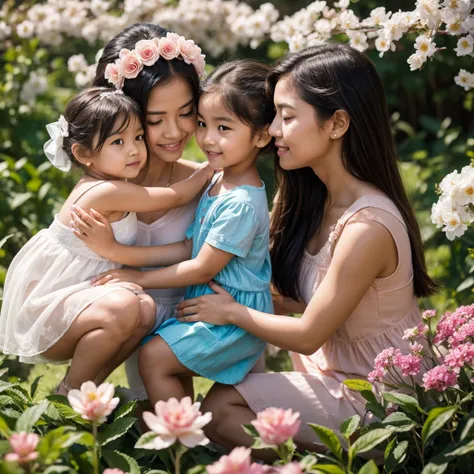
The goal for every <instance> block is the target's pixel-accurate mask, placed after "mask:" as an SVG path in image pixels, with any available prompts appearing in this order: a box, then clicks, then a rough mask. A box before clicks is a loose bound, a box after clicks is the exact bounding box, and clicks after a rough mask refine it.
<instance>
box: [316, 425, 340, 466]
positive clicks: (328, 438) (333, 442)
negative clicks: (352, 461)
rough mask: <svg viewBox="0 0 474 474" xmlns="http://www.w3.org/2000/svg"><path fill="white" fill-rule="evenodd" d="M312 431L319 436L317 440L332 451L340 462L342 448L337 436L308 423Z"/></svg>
mask: <svg viewBox="0 0 474 474" xmlns="http://www.w3.org/2000/svg"><path fill="white" fill-rule="evenodd" d="M308 425H309V426H310V427H311V428H312V430H313V431H314V432H315V433H316V434H317V435H318V436H319V439H320V440H321V441H322V442H323V443H324V444H325V445H326V446H327V447H328V448H329V449H330V450H331V451H332V453H333V454H334V455H335V456H336V457H337V459H339V461H342V446H341V442H340V441H339V438H338V437H337V434H336V433H334V431H333V430H331V429H329V428H326V427H325V426H321V425H315V424H314V423H308Z"/></svg>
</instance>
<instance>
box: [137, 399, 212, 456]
mask: <svg viewBox="0 0 474 474" xmlns="http://www.w3.org/2000/svg"><path fill="white" fill-rule="evenodd" d="M200 405H201V404H200V403H194V404H193V403H192V401H191V398H190V397H184V398H183V399H182V400H181V401H178V400H177V399H176V398H170V399H169V400H168V401H167V402H163V401H159V402H158V403H157V404H156V405H155V412H156V415H154V414H153V413H151V412H145V413H143V419H144V421H145V423H146V424H147V425H148V427H149V428H150V429H151V430H152V431H153V432H154V433H156V434H157V435H158V436H157V437H156V438H154V439H153V440H152V441H150V443H149V444H148V445H147V446H144V447H145V449H164V448H167V447H168V446H171V445H172V444H173V443H174V442H175V441H176V440H177V439H178V440H179V441H180V442H181V443H182V444H184V446H187V447H188V448H193V447H194V446H197V445H205V444H207V443H208V442H209V440H208V439H207V438H206V436H205V435H204V432H203V431H202V427H203V426H205V425H207V424H208V423H209V422H210V421H211V418H212V414H211V413H205V414H204V415H203V414H202V413H201V412H200V411H199V407H200Z"/></svg>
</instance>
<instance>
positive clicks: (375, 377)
mask: <svg viewBox="0 0 474 474" xmlns="http://www.w3.org/2000/svg"><path fill="white" fill-rule="evenodd" d="M386 373H387V371H386V370H385V369H384V368H382V367H376V368H375V369H374V370H372V372H370V373H369V375H367V380H368V381H369V382H382V379H383V378H384V377H385V374H386Z"/></svg>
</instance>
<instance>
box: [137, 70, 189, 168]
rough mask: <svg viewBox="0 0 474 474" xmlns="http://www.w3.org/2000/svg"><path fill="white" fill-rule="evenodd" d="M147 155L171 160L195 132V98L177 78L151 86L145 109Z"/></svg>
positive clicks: (177, 156)
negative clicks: (148, 151)
mask: <svg viewBox="0 0 474 474" xmlns="http://www.w3.org/2000/svg"><path fill="white" fill-rule="evenodd" d="M146 125H147V139H148V143H149V148H150V155H151V156H152V157H153V156H157V157H158V158H160V159H162V160H163V161H167V162H173V161H176V160H178V159H179V158H181V155H182V154H183V150H184V147H185V146H186V144H187V143H188V141H189V140H190V138H191V137H192V136H193V135H194V132H195V131H196V105H195V97H194V95H193V92H192V90H191V87H190V85H189V84H188V82H187V81H186V80H184V79H183V78H181V77H176V78H174V79H173V80H172V81H170V82H167V83H165V84H159V85H157V86H155V87H154V88H153V90H152V91H151V93H150V97H149V99H148V103H147V110H146Z"/></svg>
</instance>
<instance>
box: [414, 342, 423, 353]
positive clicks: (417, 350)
mask: <svg viewBox="0 0 474 474" xmlns="http://www.w3.org/2000/svg"><path fill="white" fill-rule="evenodd" d="M424 349H425V348H424V347H423V346H422V345H421V344H420V343H418V342H415V343H414V344H412V346H411V353H412V354H413V355H415V356H420V355H423V350H424Z"/></svg>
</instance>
